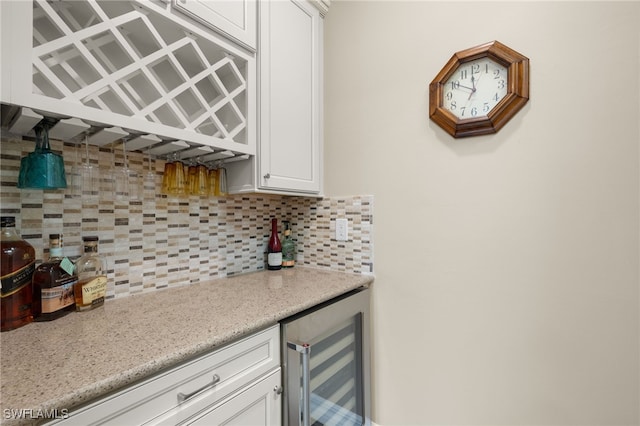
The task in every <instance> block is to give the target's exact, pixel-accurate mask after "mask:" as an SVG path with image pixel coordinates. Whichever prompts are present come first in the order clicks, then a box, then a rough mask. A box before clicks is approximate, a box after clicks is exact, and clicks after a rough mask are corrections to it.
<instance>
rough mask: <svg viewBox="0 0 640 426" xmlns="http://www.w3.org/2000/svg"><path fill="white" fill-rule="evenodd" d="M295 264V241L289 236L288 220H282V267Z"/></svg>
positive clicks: (290, 266) (291, 266)
mask: <svg viewBox="0 0 640 426" xmlns="http://www.w3.org/2000/svg"><path fill="white" fill-rule="evenodd" d="M295 264H296V243H295V241H293V238H291V229H289V222H286V221H285V222H284V239H283V240H282V267H283V268H293V266H294V265H295Z"/></svg>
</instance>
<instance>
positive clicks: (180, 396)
mask: <svg viewBox="0 0 640 426" xmlns="http://www.w3.org/2000/svg"><path fill="white" fill-rule="evenodd" d="M219 381H220V376H218V375H217V374H214V375H213V379H212V380H211V381H210V382H209V383H207V384H206V385H204V386H203V387H201V388H200V389H196V390H194V391H193V392H191V393H182V392H180V393H179V394H178V404H181V403H183V402H185V401H186V400H187V399H189V398H191V397H192V396H194V395H195V394H197V393H200V392H202V391H203V390H205V389H206V388H210V387H211V386H213V385H215V384H216V383H218V382H219Z"/></svg>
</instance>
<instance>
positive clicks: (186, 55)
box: [32, 0, 247, 144]
mask: <svg viewBox="0 0 640 426" xmlns="http://www.w3.org/2000/svg"><path fill="white" fill-rule="evenodd" d="M33 7H34V9H33V28H34V30H33V54H32V65H33V75H32V81H33V91H34V93H37V94H41V95H44V96H47V97H52V98H55V99H64V100H65V101H69V102H73V103H77V104H82V105H84V106H86V107H90V108H96V109H99V110H102V111H109V112H111V113H115V114H120V115H124V116H127V117H135V118H139V119H143V120H145V121H148V122H151V123H158V124H163V125H167V126H171V127H174V128H179V129H185V130H189V131H192V132H196V133H199V134H203V135H207V136H213V137H217V138H221V139H230V140H233V141H234V142H238V143H243V144H246V143H247V134H246V128H247V82H246V77H247V71H246V69H247V62H246V60H244V59H243V58H238V57H235V56H234V55H232V54H230V53H229V52H228V51H226V50H225V49H224V48H223V47H221V46H218V45H217V44H215V43H214V42H212V41H210V40H208V39H205V38H203V37H199V36H197V35H195V34H193V33H192V32H189V31H187V30H186V29H184V28H181V27H180V26H179V25H177V24H176V22H174V21H169V20H168V19H167V18H166V17H165V16H163V15H162V14H160V13H156V12H155V11H154V10H153V8H146V7H144V3H135V2H130V1H120V0H102V1H97V0H74V1H55V2H48V1H46V0H34V2H33Z"/></svg>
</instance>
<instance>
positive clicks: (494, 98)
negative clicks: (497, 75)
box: [493, 92, 500, 102]
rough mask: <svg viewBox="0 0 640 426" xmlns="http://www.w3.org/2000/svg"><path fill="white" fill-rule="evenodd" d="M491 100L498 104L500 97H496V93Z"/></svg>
mask: <svg viewBox="0 0 640 426" xmlns="http://www.w3.org/2000/svg"><path fill="white" fill-rule="evenodd" d="M493 100H494V101H496V102H498V101H499V100H500V96H498V93H497V92H496V94H495V95H493Z"/></svg>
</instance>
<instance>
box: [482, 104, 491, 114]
mask: <svg viewBox="0 0 640 426" xmlns="http://www.w3.org/2000/svg"><path fill="white" fill-rule="evenodd" d="M489 109H490V108H489V103H488V102H485V103H484V105H483V106H482V112H485V113H487V112H489Z"/></svg>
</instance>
